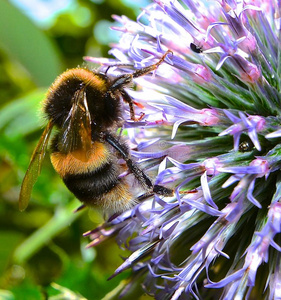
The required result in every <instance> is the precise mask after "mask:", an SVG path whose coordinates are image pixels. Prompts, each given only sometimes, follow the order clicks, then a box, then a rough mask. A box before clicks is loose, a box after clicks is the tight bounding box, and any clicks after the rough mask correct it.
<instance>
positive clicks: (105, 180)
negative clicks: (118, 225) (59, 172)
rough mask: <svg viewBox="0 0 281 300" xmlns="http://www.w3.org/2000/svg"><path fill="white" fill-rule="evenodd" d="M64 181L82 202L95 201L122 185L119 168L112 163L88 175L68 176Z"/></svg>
mask: <svg viewBox="0 0 281 300" xmlns="http://www.w3.org/2000/svg"><path fill="white" fill-rule="evenodd" d="M63 181H64V183H65V185H66V186H67V187H68V189H69V190H70V191H71V192H72V193H73V194H74V195H75V196H76V197H77V198H78V199H79V200H80V201H82V202H89V201H94V199H98V198H100V197H101V196H102V195H103V194H105V193H108V192H109V191H111V190H112V189H113V188H114V187H115V186H116V185H118V184H120V180H119V178H118V169H117V166H116V165H115V164H112V163H111V164H110V163H107V164H105V165H104V166H103V167H102V168H99V169H98V170H93V171H91V172H88V173H80V174H70V175H66V176H64V177H63ZM93 204H94V203H93Z"/></svg>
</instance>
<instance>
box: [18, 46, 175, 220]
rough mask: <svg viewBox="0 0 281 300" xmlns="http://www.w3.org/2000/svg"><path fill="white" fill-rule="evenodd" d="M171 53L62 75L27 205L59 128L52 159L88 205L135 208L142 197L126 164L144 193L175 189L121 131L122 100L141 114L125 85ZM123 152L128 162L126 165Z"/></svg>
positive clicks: (24, 190)
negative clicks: (138, 64) (139, 159)
mask: <svg viewBox="0 0 281 300" xmlns="http://www.w3.org/2000/svg"><path fill="white" fill-rule="evenodd" d="M168 53H171V51H167V52H166V53H165V54H164V55H163V56H162V58H161V59H160V60H159V61H158V62H157V63H155V64H153V65H150V66H148V67H144V68H142V69H138V70H134V71H133V72H132V73H125V74H121V75H119V76H117V77H114V78H113V77H112V76H108V75H107V71H106V72H105V73H102V72H98V71H92V70H89V69H87V68H80V67H79V68H74V69H70V70H67V71H65V72H64V73H62V74H61V75H60V76H58V77H57V79H56V80H55V81H54V83H53V84H52V85H51V87H50V88H49V90H48V92H47V95H46V98H45V100H44V101H43V111H44V113H45V115H46V116H47V119H48V124H47V126H46V128H45V130H44V132H43V134H42V136H41V138H40V140H39V142H38V144H37V146H36V148H35V150H34V152H33V154H32V157H31V161H30V164H29V167H28V169H27V172H26V174H25V177H24V179H23V183H22V186H21V191H20V197H19V208H20V210H21V211H23V210H24V209H25V208H26V207H27V205H28V202H29V199H30V197H31V192H32V188H33V186H34V184H35V182H36V180H37V178H38V176H39V174H40V171H41V165H42V162H43V159H44V156H45V153H46V150H47V146H48V143H49V139H50V136H51V132H52V130H53V129H54V128H56V132H55V135H54V137H53V138H52V140H51V143H50V150H51V151H50V152H51V155H50V156H51V162H52V165H53V167H54V169H55V170H56V172H57V173H58V174H59V175H60V176H61V178H62V180H63V181H64V183H65V185H66V187H67V188H68V189H69V190H70V191H71V192H72V193H73V194H74V195H75V196H76V198H78V199H79V200H80V201H81V202H82V203H83V205H82V206H92V207H96V208H99V209H102V210H103V211H105V212H107V213H113V214H114V213H119V212H122V211H124V210H126V209H128V208H130V207H131V206H132V205H133V204H134V203H135V202H136V200H135V199H136V197H135V196H134V192H133V190H132V186H131V184H130V183H129V182H128V180H127V176H120V175H121V174H122V173H124V165H125V166H126V168H127V171H128V172H129V173H131V174H133V176H134V178H135V179H136V182H137V183H138V185H139V186H140V187H141V189H142V190H143V191H144V194H145V193H147V194H153V193H156V194H159V195H167V196H171V195H172V194H173V191H172V190H171V189H169V188H166V187H164V186H161V185H154V184H153V183H152V180H151V179H150V178H149V177H148V176H147V175H146V173H145V172H144V171H143V170H142V169H141V168H140V167H139V166H138V165H137V163H136V162H135V161H134V160H133V158H132V157H131V154H130V151H129V148H128V146H127V145H126V143H125V141H124V140H123V139H122V137H120V136H117V135H116V131H117V129H118V128H121V127H122V125H123V122H124V120H123V118H122V108H121V104H122V103H121V101H122V100H123V101H124V102H126V103H128V105H129V108H130V117H131V119H132V120H134V121H136V120H138V119H137V118H136V117H135V112H134V106H133V100H132V99H131V97H130V96H129V94H128V93H127V92H126V90H125V88H126V87H128V86H129V85H130V84H132V81H133V79H134V78H137V77H140V76H143V75H145V74H148V73H150V72H152V71H154V70H156V69H157V68H158V66H159V65H160V64H161V63H162V62H163V61H164V60H165V57H166V56H167V54H168ZM120 158H122V159H123V160H124V161H125V163H126V164H123V166H122V164H120V163H119V160H120Z"/></svg>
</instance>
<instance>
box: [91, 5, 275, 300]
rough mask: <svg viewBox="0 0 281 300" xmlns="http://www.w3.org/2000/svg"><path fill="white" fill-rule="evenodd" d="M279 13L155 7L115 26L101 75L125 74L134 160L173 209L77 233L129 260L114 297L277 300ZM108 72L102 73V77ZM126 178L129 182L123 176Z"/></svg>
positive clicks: (149, 198)
mask: <svg viewBox="0 0 281 300" xmlns="http://www.w3.org/2000/svg"><path fill="white" fill-rule="evenodd" d="M280 16H281V6H280V2H278V1H274V0H273V1H269V2H268V1H267V2H264V1H251V0H249V1H248V0H247V1H236V0H233V1H225V0H221V1H196V0H188V1H187V0H182V1H177V0H171V1H170V0H154V2H153V3H152V4H151V5H149V6H148V7H146V8H144V9H143V10H142V13H141V14H140V16H139V17H138V18H137V20H136V22H134V21H132V20H129V19H128V18H127V17H125V16H122V17H117V16H114V18H115V19H116V20H117V21H118V22H119V23H120V27H118V30H119V31H120V32H121V33H122V35H121V39H120V42H119V43H118V44H116V45H115V46H114V47H113V48H112V49H111V51H110V53H111V54H112V55H113V56H115V59H98V58H87V60H88V61H95V62H99V63H101V64H103V65H104V69H105V70H106V72H108V73H109V74H112V75H114V74H118V73H122V72H124V71H125V72H133V69H139V68H142V67H144V66H149V65H152V64H154V63H156V62H157V61H159V59H161V58H164V61H163V62H162V63H161V64H160V65H159V66H158V68H157V70H155V71H154V73H153V74H147V75H145V76H142V77H139V78H136V79H135V85H136V89H128V90H127V92H128V93H129V94H130V96H131V97H132V98H133V101H134V104H135V110H136V116H137V117H139V119H138V118H137V120H138V121H132V120H130V112H129V107H128V106H127V104H126V103H125V104H124V118H125V122H124V128H125V129H126V131H127V133H128V140H129V141H128V143H129V145H130V147H131V148H132V151H131V153H132V156H133V157H134V158H135V160H136V161H137V163H138V164H139V165H140V166H141V167H142V168H144V169H145V171H146V172H148V173H149V174H150V176H151V177H153V178H154V182H155V184H157V185H163V186H166V187H169V188H171V189H173V190H174V196H173V197H164V196H159V195H157V194H155V195H143V197H140V198H139V203H138V204H137V205H136V206H134V207H133V208H132V209H131V210H129V211H125V212H124V213H121V214H119V215H118V216H113V217H111V218H110V219H109V220H108V221H106V222H105V223H104V224H103V225H101V226H100V227H98V228H96V229H94V230H93V231H90V232H89V233H87V235H89V236H90V238H91V239H92V242H91V244H90V246H94V245H96V244H98V243H100V242H102V241H103V240H105V239H108V238H110V237H115V238H116V241H117V242H118V244H119V245H120V246H121V247H125V248H127V249H128V250H129V251H131V254H130V255H129V256H128V257H127V258H125V260H124V262H123V264H121V265H120V267H119V268H118V269H117V270H116V272H115V273H114V274H113V276H116V275H118V274H119V273H121V272H122V271H124V270H125V269H128V268H130V269H131V270H132V275H131V277H130V278H129V281H128V282H129V284H128V285H127V287H126V289H125V290H124V291H123V292H122V293H121V295H120V296H122V295H124V294H125V293H127V292H128V291H129V290H130V289H133V288H134V287H135V286H136V284H135V283H138V284H141V286H142V287H143V289H144V292H147V293H149V294H150V295H152V296H153V297H154V298H155V299H173V300H176V299H191V298H194V299H199V298H200V297H201V298H202V299H280V298H281V294H280V278H281V267H280V266H281V263H280V262H281V259H280V251H281V241H280V231H281V225H280V224H281V222H280V220H281V217H280V216H281V214H280V213H281V172H280V167H281V144H280V141H281V139H280V136H281V93H280V87H281V81H280V78H281V76H280V75H281V68H280V53H281V46H280V45H281V41H280V28H281V26H280V25H281V23H280V22H281V17H280ZM109 66H112V67H111V68H108V67H109ZM124 176H127V175H126V174H125V175H124Z"/></svg>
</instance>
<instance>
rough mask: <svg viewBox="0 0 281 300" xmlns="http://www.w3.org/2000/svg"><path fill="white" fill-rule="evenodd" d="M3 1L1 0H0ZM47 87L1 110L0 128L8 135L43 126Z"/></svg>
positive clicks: (19, 133) (11, 135) (24, 133)
mask: <svg viewBox="0 0 281 300" xmlns="http://www.w3.org/2000/svg"><path fill="white" fill-rule="evenodd" d="M0 1H1V0H0ZM45 92H46V90H45V89H42V90H41V89H39V90H35V91H33V92H31V93H29V94H27V95H25V96H24V97H22V98H19V99H16V100H14V101H12V102H10V103H8V104H7V105H5V106H4V107H2V108H1V110H0V130H3V131H4V133H5V134H6V135H7V136H10V137H14V136H19V135H26V134H28V133H31V132H34V131H36V130H38V129H39V128H41V127H42V126H41V124H40V118H39V117H38V115H39V111H40V102H41V101H42V99H44V97H45Z"/></svg>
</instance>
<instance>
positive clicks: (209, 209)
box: [184, 198, 223, 217]
mask: <svg viewBox="0 0 281 300" xmlns="http://www.w3.org/2000/svg"><path fill="white" fill-rule="evenodd" d="M184 201H185V202H186V203H187V204H189V205H191V206H192V207H193V208H196V209H198V210H200V211H202V212H205V213H206V214H208V215H210V216H218V217H219V216H222V215H223V213H222V212H220V211H219V210H217V209H215V208H213V207H210V206H208V205H206V204H203V203H200V202H198V201H194V200H191V199H187V198H184Z"/></svg>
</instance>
